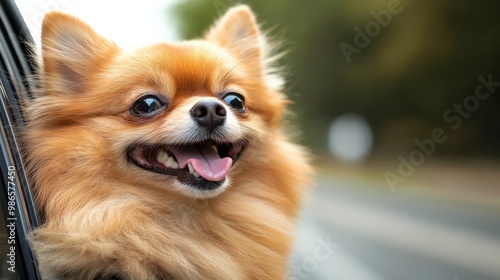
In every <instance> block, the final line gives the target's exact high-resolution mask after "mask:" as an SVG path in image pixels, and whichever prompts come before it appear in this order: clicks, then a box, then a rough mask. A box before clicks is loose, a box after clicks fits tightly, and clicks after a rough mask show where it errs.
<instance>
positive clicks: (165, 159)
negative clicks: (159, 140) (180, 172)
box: [156, 149, 179, 169]
mask: <svg viewBox="0 0 500 280" xmlns="http://www.w3.org/2000/svg"><path fill="white" fill-rule="evenodd" d="M156 161H158V162H159V163H161V164H163V165H165V167H167V168H174V169H177V168H179V164H178V163H177V161H175V159H174V158H173V157H171V156H168V154H167V152H166V151H165V150H163V149H161V150H159V151H158V154H157V155H156Z"/></svg>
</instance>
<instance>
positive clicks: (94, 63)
mask: <svg viewBox="0 0 500 280" xmlns="http://www.w3.org/2000/svg"><path fill="white" fill-rule="evenodd" d="M119 50H120V49H119V48H118V47H117V46H116V44H114V43H113V42H111V41H109V40H107V39H105V38H103V37H101V36H99V35H98V34H97V33H96V32H95V31H94V30H93V29H92V28H90V26H89V25H88V24H86V23H84V22H82V21H81V20H79V19H78V18H76V17H73V16H70V15H67V14H63V13H60V12H50V13H48V14H46V16H45V18H44V20H43V24H42V67H43V68H42V71H43V77H44V81H43V86H44V87H48V86H50V87H51V88H45V92H53V91H56V92H61V91H64V92H65V93H66V92H73V93H79V92H84V91H85V84H86V78H87V77H88V76H89V73H91V72H97V71H99V70H100V69H102V68H103V67H104V65H105V64H106V63H107V62H108V61H109V60H110V58H111V57H113V56H114V54H116V53H117V52H118V51H119Z"/></svg>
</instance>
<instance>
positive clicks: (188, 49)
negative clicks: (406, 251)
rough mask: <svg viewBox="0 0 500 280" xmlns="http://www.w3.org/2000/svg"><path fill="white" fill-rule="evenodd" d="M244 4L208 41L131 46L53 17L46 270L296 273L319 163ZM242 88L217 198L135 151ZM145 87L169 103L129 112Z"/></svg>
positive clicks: (33, 169) (144, 275)
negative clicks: (293, 135) (184, 188)
mask: <svg viewBox="0 0 500 280" xmlns="http://www.w3.org/2000/svg"><path fill="white" fill-rule="evenodd" d="M268 52H269V51H268V46H267V44H266V41H265V38H264V37H263V35H262V34H261V31H260V29H259V27H258V25H257V24H256V22H255V18H254V15H253V14H252V12H251V11H250V9H249V8H248V7H246V6H237V7H234V8H232V9H230V10H229V11H228V12H227V13H226V14H225V15H224V16H223V17H222V18H221V19H220V20H219V21H218V22H217V23H216V24H215V25H214V26H213V27H212V28H211V29H210V30H209V32H208V33H207V35H206V36H205V38H204V39H202V40H193V41H186V42H180V43H176V44H166V43H161V44H157V45H153V46H148V47H145V48H142V49H138V50H136V51H134V52H132V53H126V52H124V51H122V50H121V49H120V48H119V47H118V46H117V45H115V44H114V43H113V42H111V41H108V40H107V39H105V38H102V37H100V36H99V35H97V34H96V33H95V32H94V31H93V30H92V29H91V28H90V27H89V26H88V25H86V24H85V23H83V22H81V21H80V20H79V19H77V18H74V17H72V16H69V15H65V14H62V13H58V12H52V13H49V14H47V15H46V18H45V20H44V22H43V30H42V56H41V60H42V62H41V69H40V77H39V79H40V84H41V92H40V93H39V94H38V96H36V98H34V99H33V100H30V101H28V104H27V106H26V116H27V120H28V125H27V129H26V132H25V133H24V144H25V149H26V158H27V168H28V174H29V177H30V179H31V182H32V185H33V189H34V193H35V195H36V204H37V205H38V207H39V210H40V212H41V213H43V218H44V223H43V225H42V226H41V227H40V228H38V229H36V230H35V232H33V234H32V235H31V239H30V241H31V244H32V246H33V248H34V250H35V253H36V257H37V260H38V263H39V266H40V269H41V273H42V275H43V277H44V279H94V278H98V277H100V279H108V278H111V277H114V276H116V277H119V278H120V279H190V280H191V279H218V280H223V279H227V280H235V279H259V280H262V279H284V278H285V277H286V267H287V258H288V256H289V253H290V250H291V245H292V235H293V234H292V233H293V231H294V221H295V218H296V216H297V212H298V210H299V208H300V205H301V201H302V198H303V195H304V191H305V189H306V185H307V180H308V173H310V171H311V170H310V167H309V165H308V163H307V160H306V153H305V152H304V150H303V149H302V148H301V147H299V146H297V145H295V144H293V143H291V142H290V141H289V139H288V137H287V136H286V135H285V133H284V132H283V128H282V122H283V120H282V118H283V114H284V113H285V110H286V105H287V103H288V101H287V99H286V97H285V96H284V94H283V93H282V83H281V80H280V78H279V76H278V75H276V73H274V71H272V69H271V68H270V67H269V63H268V62H269V54H268ZM227 87H233V88H234V87H235V88H237V89H238V90H239V93H241V94H242V95H243V96H244V97H245V102H246V103H245V105H246V107H247V109H248V111H247V114H246V115H245V116H240V117H238V122H239V124H240V125H241V127H242V134H244V135H245V136H244V137H245V139H247V141H248V143H247V146H246V148H245V150H244V151H243V152H242V155H241V158H240V159H239V160H238V162H237V163H235V164H234V166H233V167H232V168H231V170H230V171H229V174H228V175H227V176H228V178H229V179H230V185H229V187H228V188H227V189H226V190H225V191H224V192H222V193H221V194H219V195H217V196H215V197H212V198H193V197H190V196H188V195H185V194H183V193H180V192H178V191H177V190H176V189H174V188H171V185H172V184H173V182H174V180H176V178H175V177H173V176H168V175H163V174H156V173H152V172H149V171H147V170H143V169H140V168H138V167H137V166H135V165H133V164H131V163H130V162H129V160H128V159H127V153H126V150H127V148H128V147H129V146H130V145H131V144H133V143H135V142H137V141H142V142H144V141H145V142H147V143H162V142H164V141H170V140H169V139H168V135H169V134H171V132H172V131H175V130H177V129H179V128H180V126H182V123H178V122H176V119H178V117H179V116H180V115H179V114H181V112H182V110H181V108H183V106H185V104H186V102H188V100H193V99H196V98H204V97H217V96H218V95H217V93H219V92H221V91H223V90H225V89H226V88H227ZM145 92H154V93H157V94H160V95H162V96H164V97H165V98H166V99H168V100H171V103H170V104H169V106H168V108H167V109H166V111H165V112H164V113H162V114H160V115H158V116H156V117H154V118H152V119H149V120H146V121H145V120H138V119H137V118H134V116H132V115H131V113H130V111H129V109H130V106H131V104H133V103H134V101H135V100H136V99H137V98H138V97H139V96H141V95H142V94H143V93H145Z"/></svg>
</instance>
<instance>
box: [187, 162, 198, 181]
mask: <svg viewBox="0 0 500 280" xmlns="http://www.w3.org/2000/svg"><path fill="white" fill-rule="evenodd" d="M187 165H188V169H189V173H191V175H193V176H194V177H196V178H197V177H200V174H198V172H196V171H194V168H193V166H192V165H191V163H190V162H188V164H187Z"/></svg>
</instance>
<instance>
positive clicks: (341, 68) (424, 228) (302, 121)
mask: <svg viewBox="0 0 500 280" xmlns="http://www.w3.org/2000/svg"><path fill="white" fill-rule="evenodd" d="M17 2H18V5H19V6H20V8H21V10H22V13H23V15H24V17H25V19H26V21H27V24H28V26H29V27H30V29H31V31H32V33H33V36H34V37H35V39H37V40H38V38H39V32H40V30H39V29H40V25H41V20H42V18H43V14H44V13H45V12H47V11H48V10H54V9H56V10H61V11H65V12H68V13H71V14H74V15H77V16H79V17H81V18H82V19H83V20H85V21H87V22H89V23H90V24H91V25H92V26H93V27H94V28H95V29H96V30H97V31H98V32H99V33H101V34H102V35H104V36H106V37H109V38H112V39H114V40H115V41H117V43H118V44H120V45H122V46H124V47H125V48H127V49H133V48H135V47H137V46H140V45H144V44H147V43H151V42H156V41H177V40H182V39H191V38H196V37H199V36H201V35H202V34H203V32H204V31H205V30H206V29H207V27H209V26H210V25H211V24H212V23H213V21H214V20H215V19H216V18H217V17H218V16H219V15H221V14H222V13H223V12H224V11H225V10H227V8H228V7H230V6H233V5H235V4H237V3H245V4H248V5H250V6H251V8H252V9H253V10H254V11H255V13H256V14H257V18H258V21H259V22H260V23H262V27H263V28H264V29H265V30H268V31H269V35H270V37H271V38H273V39H274V40H277V41H279V42H281V47H282V50H286V52H287V55H286V56H285V57H284V58H283V59H282V61H281V62H282V64H284V65H286V76H287V80H288V83H287V94H288V96H289V97H290V99H291V100H293V102H294V103H293V105H292V106H291V111H292V112H294V113H293V114H290V116H289V117H288V118H287V124H288V125H290V126H292V127H293V128H295V129H296V130H297V131H301V132H302V133H300V135H299V136H298V138H297V141H299V142H301V143H302V144H304V145H306V146H307V147H309V149H310V150H311V151H312V153H313V154H314V164H315V166H316V169H317V175H316V177H315V183H314V188H313V189H312V191H311V192H310V194H309V197H308V200H307V203H306V205H305V207H304V212H303V214H302V215H301V218H300V223H299V230H298V235H297V243H296V245H295V249H294V256H293V260H292V261H291V263H290V279H317V280H336V279H338V280H371V279H389V280H407V279H408V280H413V279H415V280H417V279H418V280H422V279H425V280H445V279H447V280H467V279H468V280H483V279H486V280H487V279H500V161H499V159H500V149H499V148H498V147H497V146H498V145H499V144H500V56H499V54H500V20H499V17H498V11H500V2H498V1H493V0H480V1H475V2H471V1H465V0H455V1H451V0H442V1H412V0H400V1H399V0H358V1H354V0H316V1H309V2H307V1H298V0H295V1H292V0H289V1H285V0H274V1H264V0H247V1H235V0H176V1H167V0H163V1H162V0H143V1H97V0H88V1H83V0H72V1H70V0H40V1H37V2H33V1H28V0H18V1H17Z"/></svg>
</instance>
